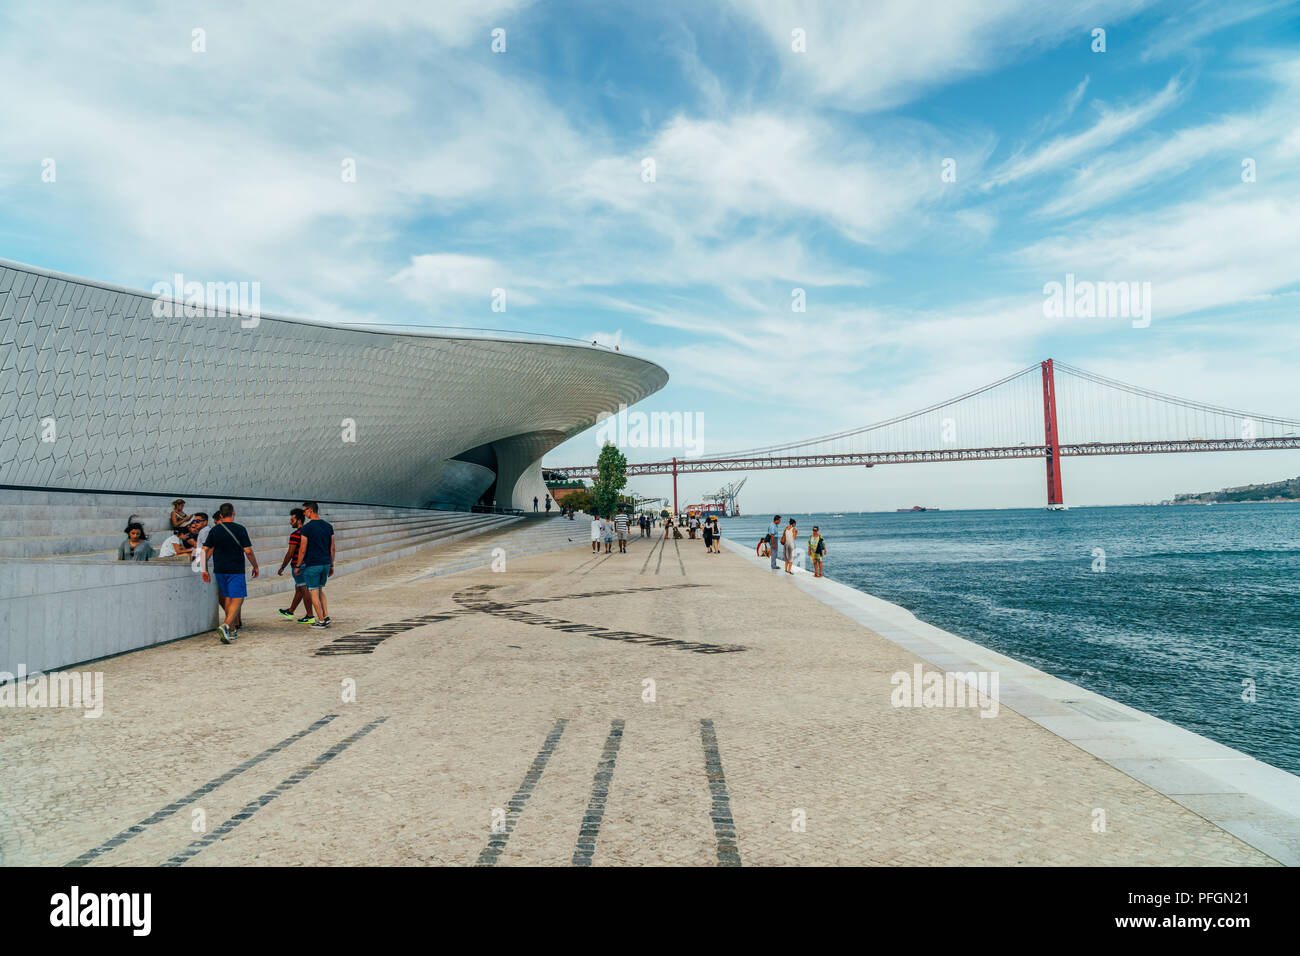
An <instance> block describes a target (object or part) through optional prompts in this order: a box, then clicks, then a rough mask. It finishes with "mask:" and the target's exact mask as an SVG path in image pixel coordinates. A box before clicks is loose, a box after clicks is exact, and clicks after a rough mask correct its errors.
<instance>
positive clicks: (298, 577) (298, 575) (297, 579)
mask: <svg viewBox="0 0 1300 956" xmlns="http://www.w3.org/2000/svg"><path fill="white" fill-rule="evenodd" d="M289 573H290V574H292V575H293V583H294V586H295V587H299V586H301V585H302V572H301V571H298V570H296V569H295V568H294V566H293V565H292V564H291V565H289Z"/></svg>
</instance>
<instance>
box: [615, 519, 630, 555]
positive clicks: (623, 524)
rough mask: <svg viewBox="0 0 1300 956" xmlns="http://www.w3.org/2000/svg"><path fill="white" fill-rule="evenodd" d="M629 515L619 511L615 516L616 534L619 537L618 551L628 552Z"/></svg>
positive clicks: (621, 552)
mask: <svg viewBox="0 0 1300 956" xmlns="http://www.w3.org/2000/svg"><path fill="white" fill-rule="evenodd" d="M627 529H628V522H627V515H625V514H624V513H623V512H621V511H620V512H619V513H618V514H617V515H615V516H614V536H615V537H617V538H618V553H619V554H627Z"/></svg>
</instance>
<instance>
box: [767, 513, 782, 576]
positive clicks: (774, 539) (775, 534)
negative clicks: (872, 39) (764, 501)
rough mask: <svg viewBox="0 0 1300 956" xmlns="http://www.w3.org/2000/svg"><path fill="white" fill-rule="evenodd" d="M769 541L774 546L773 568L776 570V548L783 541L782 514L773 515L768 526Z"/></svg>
mask: <svg viewBox="0 0 1300 956" xmlns="http://www.w3.org/2000/svg"><path fill="white" fill-rule="evenodd" d="M767 543H768V544H770V545H771V546H772V570H773V571H775V570H776V549H777V546H778V545H779V544H780V543H781V516H780V515H773V516H772V523H771V524H770V525H768V526H767Z"/></svg>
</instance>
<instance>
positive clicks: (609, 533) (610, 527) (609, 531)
mask: <svg viewBox="0 0 1300 956" xmlns="http://www.w3.org/2000/svg"><path fill="white" fill-rule="evenodd" d="M613 551H614V519H613V518H610V517H608V516H606V518H605V553H606V554H612V553H613Z"/></svg>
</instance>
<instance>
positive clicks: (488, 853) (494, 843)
mask: <svg viewBox="0 0 1300 956" xmlns="http://www.w3.org/2000/svg"><path fill="white" fill-rule="evenodd" d="M567 724H568V721H567V720H565V719H564V718H563V717H560V718H559V719H557V720H556V721H555V726H554V727H552V728H551V732H550V733H549V734H547V735H546V741H545V742H544V743H543V744H542V749H541V750H539V751H537V756H536V757H534V758H533V764H532V766H531V767H529V768H528V772H527V773H526V774H524V780H523V783H521V784H519V789H518V790H516V791H515V795H514V796H513V797H511V798H510V802H509V803H508V804H506V821H505V829H504V830H503V831H502V832H500V833H494V834H492V836H491V838H490V839H489V840H488V842H487V846H485V847H484V848H483V852H482V853H480V854H479V855H478V861H477V862H476V863H475V864H474V865H475V866H495V865H496V863H497V860H499V859H500V858H501V851H502V850H504V849H505V848H506V841H507V840H509V839H510V834H511V833H513V832H514V829H515V824H516V823H518V822H519V817H520V816H521V815H522V814H523V812H524V805H525V804H526V803H527V802H528V798H529V797H531V796H532V795H533V790H535V789H536V788H537V782H538V781H539V780H541V779H542V771H543V770H545V769H546V764H547V762H548V761H549V760H550V759H551V754H553V753H555V748H556V746H557V745H558V744H559V742H560V735H561V734H563V733H564V728H565V726H566V725H567Z"/></svg>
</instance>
